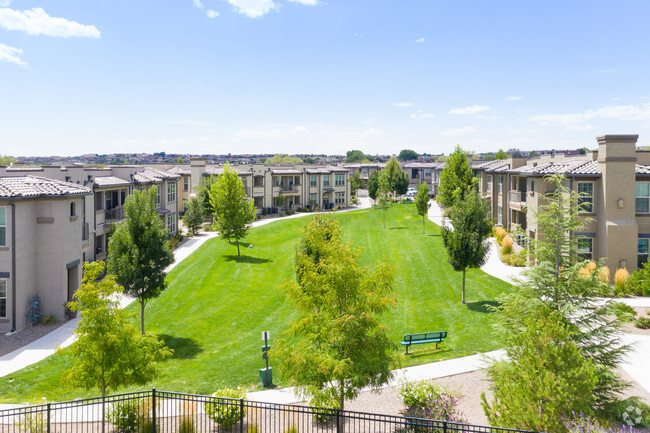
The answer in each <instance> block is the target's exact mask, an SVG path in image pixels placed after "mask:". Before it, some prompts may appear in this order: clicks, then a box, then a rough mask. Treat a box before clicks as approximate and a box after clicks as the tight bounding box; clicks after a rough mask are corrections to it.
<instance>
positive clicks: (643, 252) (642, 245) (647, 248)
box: [637, 238, 650, 269]
mask: <svg viewBox="0 0 650 433" xmlns="http://www.w3.org/2000/svg"><path fill="white" fill-rule="evenodd" d="M637 249H638V256H637V257H638V263H637V269H642V268H643V264H644V263H645V262H647V261H648V254H650V239H648V238H639V241H638V247H637Z"/></svg>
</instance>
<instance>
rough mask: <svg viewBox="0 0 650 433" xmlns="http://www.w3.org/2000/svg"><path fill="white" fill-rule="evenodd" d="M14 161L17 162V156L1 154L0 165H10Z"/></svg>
mask: <svg viewBox="0 0 650 433" xmlns="http://www.w3.org/2000/svg"><path fill="white" fill-rule="evenodd" d="M14 162H16V158H14V157H13V156H9V155H5V156H2V155H0V166H5V167H9V166H10V165H12V164H13V163H14Z"/></svg>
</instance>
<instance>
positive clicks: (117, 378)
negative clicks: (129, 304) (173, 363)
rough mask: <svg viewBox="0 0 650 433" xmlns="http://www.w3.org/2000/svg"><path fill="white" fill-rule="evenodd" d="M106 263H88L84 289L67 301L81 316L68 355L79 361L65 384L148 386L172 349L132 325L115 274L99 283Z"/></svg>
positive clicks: (82, 283) (111, 388)
mask: <svg viewBox="0 0 650 433" xmlns="http://www.w3.org/2000/svg"><path fill="white" fill-rule="evenodd" d="M103 271H104V262H92V263H85V264H84V277H83V280H82V282H81V287H80V288H79V290H77V291H76V292H75V294H74V298H73V301H72V302H70V303H68V308H70V309H71V310H72V311H75V312H77V311H79V312H81V321H80V322H79V325H78V326H77V331H76V336H77V341H75V342H74V344H72V345H71V346H68V347H67V348H65V349H59V350H60V351H62V352H63V353H67V354H70V355H71V356H72V357H73V358H75V363H74V365H73V366H72V368H70V369H69V370H67V371H66V372H65V373H64V377H65V379H66V381H69V382H71V383H73V384H74V385H76V386H80V387H82V388H85V389H93V388H99V389H100V390H101V391H102V397H103V396H105V395H106V390H107V389H108V390H116V389H117V388H118V387H120V386H125V385H145V384H146V383H147V382H150V381H151V380H153V379H154V378H155V377H156V376H157V375H158V366H157V363H158V362H159V361H161V360H162V359H163V358H165V357H167V356H171V354H172V352H173V351H172V350H171V349H168V348H167V347H165V344H164V343H163V342H162V341H160V340H158V339H157V338H156V337H154V336H152V335H138V331H137V329H136V328H135V327H134V326H133V325H132V324H131V323H129V321H128V315H127V313H126V312H125V311H124V310H122V309H120V307H119V296H116V295H119V294H120V293H121V292H122V291H123V290H124V289H123V288H122V287H120V286H119V285H118V284H117V281H116V280H115V276H113V275H110V274H109V275H107V276H106V277H105V278H103V279H100V277H101V274H102V273H103Z"/></svg>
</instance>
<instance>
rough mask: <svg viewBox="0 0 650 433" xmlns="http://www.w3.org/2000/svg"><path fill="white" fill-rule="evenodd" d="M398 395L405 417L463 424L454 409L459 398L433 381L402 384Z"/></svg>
mask: <svg viewBox="0 0 650 433" xmlns="http://www.w3.org/2000/svg"><path fill="white" fill-rule="evenodd" d="M399 395H400V397H401V398H402V401H403V402H404V405H405V406H406V408H405V409H404V410H403V411H402V415H404V416H406V417H410V418H424V419H435V420H443V421H454V422H465V420H463V419H462V418H461V415H460V414H459V413H458V412H457V408H456V404H457V403H458V399H459V396H458V395H456V394H453V393H451V392H449V391H448V390H447V389H445V388H444V387H443V386H442V385H440V384H438V383H436V382H435V381H422V382H410V383H409V382H407V383H404V384H402V386H401V387H400V389H399Z"/></svg>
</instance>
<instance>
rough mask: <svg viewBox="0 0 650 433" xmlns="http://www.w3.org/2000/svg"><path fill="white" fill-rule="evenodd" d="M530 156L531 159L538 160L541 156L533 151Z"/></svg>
mask: <svg viewBox="0 0 650 433" xmlns="http://www.w3.org/2000/svg"><path fill="white" fill-rule="evenodd" d="M528 156H529V157H531V158H537V157H538V156H539V154H538V153H537V152H536V151H534V150H531V151H530V153H529V154H528Z"/></svg>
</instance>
